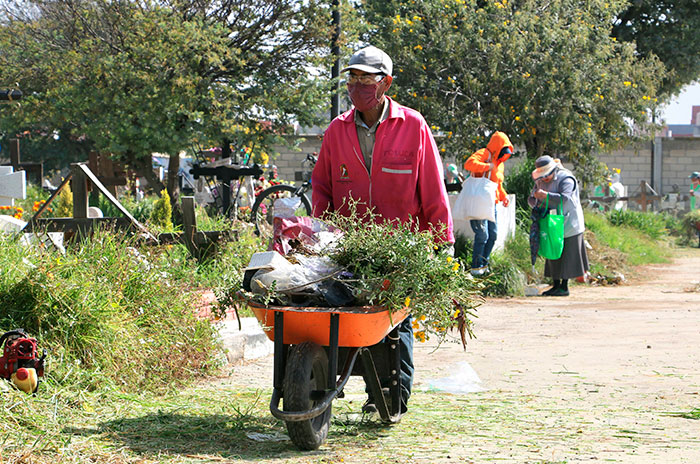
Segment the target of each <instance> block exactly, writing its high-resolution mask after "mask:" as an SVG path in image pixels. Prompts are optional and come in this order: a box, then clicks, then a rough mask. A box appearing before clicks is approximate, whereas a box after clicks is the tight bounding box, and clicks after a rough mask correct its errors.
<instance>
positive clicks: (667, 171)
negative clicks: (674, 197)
mask: <svg viewBox="0 0 700 464" xmlns="http://www.w3.org/2000/svg"><path fill="white" fill-rule="evenodd" d="M661 152H662V156H663V165H662V175H661V183H662V190H663V193H673V192H680V193H682V194H687V193H688V190H690V179H689V178H688V176H690V173H692V172H693V171H700V139H697V138H677V139H666V138H665V139H662V149H661Z"/></svg>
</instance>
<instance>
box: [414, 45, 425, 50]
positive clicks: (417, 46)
mask: <svg viewBox="0 0 700 464" xmlns="http://www.w3.org/2000/svg"><path fill="white" fill-rule="evenodd" d="M413 49H414V50H423V46H422V45H416V46H415V47H413Z"/></svg>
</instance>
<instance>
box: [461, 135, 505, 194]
mask: <svg viewBox="0 0 700 464" xmlns="http://www.w3.org/2000/svg"><path fill="white" fill-rule="evenodd" d="M504 147H510V151H511V152H512V151H513V144H512V143H510V139H509V138H508V136H507V135H506V134H504V133H503V132H494V134H493V135H492V136H491V139H490V140H489V143H488V144H487V145H486V148H482V149H480V150H477V151H476V152H474V154H473V155H471V156H470V157H469V159H467V161H465V163H464V169H466V170H467V171H469V172H471V175H472V176H474V177H484V176H485V175H486V174H487V173H488V171H489V170H490V169H491V164H490V163H492V162H493V163H496V168H495V169H491V175H490V178H491V180H492V181H494V182H496V183H497V184H498V189H497V190H496V203H498V202H499V201H503V200H505V199H506V196H507V194H506V191H505V190H504V189H503V179H504V178H505V175H504V170H505V165H504V164H503V163H504V162H505V161H506V160H507V159H508V158H510V153H508V154H504V155H503V156H501V157H498V155H499V154H500V153H501V150H502V149H503V148H504Z"/></svg>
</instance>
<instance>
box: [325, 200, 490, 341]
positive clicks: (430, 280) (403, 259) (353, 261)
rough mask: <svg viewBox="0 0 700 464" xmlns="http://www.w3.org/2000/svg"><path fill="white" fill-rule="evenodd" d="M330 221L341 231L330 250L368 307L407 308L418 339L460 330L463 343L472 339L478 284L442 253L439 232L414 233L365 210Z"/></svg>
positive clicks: (478, 300)
mask: <svg viewBox="0 0 700 464" xmlns="http://www.w3.org/2000/svg"><path fill="white" fill-rule="evenodd" d="M329 222H330V223H331V224H333V225H335V226H336V227H338V228H340V229H341V230H343V236H342V238H341V239H340V241H339V243H338V245H337V246H336V247H335V248H334V249H333V250H332V251H331V252H329V253H328V255H329V257H330V258H331V259H333V260H334V261H335V262H336V263H338V264H340V265H341V266H344V267H345V268H346V269H347V270H348V271H350V272H351V273H352V274H353V275H354V279H356V280H355V282H354V286H355V287H356V288H357V290H358V291H359V294H360V295H363V297H364V300H365V301H366V302H367V303H368V304H370V305H377V306H384V307H387V308H389V309H391V310H397V309H401V308H408V310H409V311H410V312H411V314H412V315H413V317H414V318H415V319H416V320H417V321H419V322H420V324H419V323H418V322H416V323H415V324H414V328H420V329H424V330H418V331H417V332H416V333H415V336H416V338H417V339H419V340H421V341H424V340H426V339H427V338H429V336H430V334H433V335H437V336H438V337H439V338H440V339H443V338H444V337H445V335H446V333H447V331H448V330H450V329H452V328H455V327H456V328H458V330H459V331H460V334H461V335H462V341H463V342H466V337H465V334H467V333H468V334H469V336H470V337H471V336H472V335H473V334H472V331H471V325H472V319H471V318H473V317H475V314H474V312H473V310H474V309H475V308H476V307H477V306H478V305H480V304H481V302H482V298H481V294H480V293H481V284H479V283H478V282H477V281H475V280H474V279H473V278H472V277H471V275H470V274H469V273H468V272H466V271H465V267H464V264H463V263H462V262H461V261H460V260H459V259H454V258H453V257H451V256H449V255H448V254H446V253H443V252H441V251H440V249H441V244H440V243H438V242H436V240H435V238H434V237H436V236H439V235H440V233H441V231H440V230H433V231H422V232H418V231H416V230H415V229H416V227H415V224H410V223H409V224H399V223H396V222H387V221H383V220H382V219H381V218H379V217H378V216H376V215H374V214H372V213H368V214H367V216H363V217H358V216H357V215H356V214H354V213H353V214H351V215H350V216H349V217H344V216H341V215H339V214H332V215H331V216H330V217H329Z"/></svg>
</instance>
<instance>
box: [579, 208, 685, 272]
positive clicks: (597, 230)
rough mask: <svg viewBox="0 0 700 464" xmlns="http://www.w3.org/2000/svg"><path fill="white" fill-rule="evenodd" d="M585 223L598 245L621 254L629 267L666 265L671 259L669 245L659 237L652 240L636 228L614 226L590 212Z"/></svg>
mask: <svg viewBox="0 0 700 464" xmlns="http://www.w3.org/2000/svg"><path fill="white" fill-rule="evenodd" d="M644 214H647V215H648V216H654V215H653V214H652V213H644ZM585 221H586V228H587V229H589V230H590V231H591V232H593V233H594V234H595V237H596V239H597V241H598V242H599V243H601V244H603V245H605V246H607V247H609V248H612V249H615V250H618V251H620V252H622V253H623V254H624V255H625V258H626V261H627V264H629V265H631V266H639V265H643V264H653V263H666V262H669V260H670V259H671V253H672V251H671V246H670V243H669V241H665V240H663V239H660V237H657V238H653V237H652V236H650V235H648V234H647V233H645V232H643V231H641V230H639V228H637V227H630V226H628V225H614V224H612V223H610V222H609V221H608V220H607V219H606V217H605V216H604V215H602V214H599V213H596V212H593V211H590V210H587V211H586V215H585ZM650 222H651V221H650Z"/></svg>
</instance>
